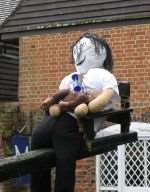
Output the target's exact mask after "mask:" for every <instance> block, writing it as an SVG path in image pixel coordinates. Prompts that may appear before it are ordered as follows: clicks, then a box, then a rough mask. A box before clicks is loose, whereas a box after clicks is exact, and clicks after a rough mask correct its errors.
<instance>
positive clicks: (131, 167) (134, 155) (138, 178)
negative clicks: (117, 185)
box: [125, 141, 145, 187]
mask: <svg viewBox="0 0 150 192" xmlns="http://www.w3.org/2000/svg"><path fill="white" fill-rule="evenodd" d="M144 165H145V163H144V141H140V142H135V143H132V144H127V145H126V153H125V176H126V178H125V183H126V185H127V186H140V187H142V186H144V184H145V183H144V182H145V181H144Z"/></svg>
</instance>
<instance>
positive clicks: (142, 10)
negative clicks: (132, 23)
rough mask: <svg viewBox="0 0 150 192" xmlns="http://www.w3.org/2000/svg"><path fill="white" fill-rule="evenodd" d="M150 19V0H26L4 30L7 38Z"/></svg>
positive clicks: (23, 0) (8, 20) (6, 23)
mask: <svg viewBox="0 0 150 192" xmlns="http://www.w3.org/2000/svg"><path fill="white" fill-rule="evenodd" d="M143 18H145V19H146V18H150V1H149V0H22V1H21V2H20V4H19V5H18V7H17V9H16V11H15V12H14V13H13V14H12V15H11V16H10V17H9V18H8V19H7V20H6V22H5V23H4V24H3V28H2V29H1V31H0V32H1V33H2V34H4V35H5V36H11V35H12V37H13V35H14V36H15V35H16V36H17V35H21V34H22V33H23V32H27V31H28V32H29V31H30V32H31V31H35V30H46V29H50V28H58V27H67V26H75V25H81V24H91V23H110V22H116V21H124V20H135V19H136V20H137V19H143Z"/></svg>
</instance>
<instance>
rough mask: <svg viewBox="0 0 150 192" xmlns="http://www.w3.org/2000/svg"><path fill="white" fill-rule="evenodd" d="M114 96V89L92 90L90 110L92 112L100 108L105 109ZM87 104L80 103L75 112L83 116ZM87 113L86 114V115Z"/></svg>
mask: <svg viewBox="0 0 150 192" xmlns="http://www.w3.org/2000/svg"><path fill="white" fill-rule="evenodd" d="M112 96H113V89H111V88H108V89H105V90H103V91H102V92H93V93H92V92H91V93H89V103H88V111H89V112H91V113H96V112H98V111H100V110H103V109H104V107H105V106H106V105H107V104H108V103H109V101H110V100H111V98H112ZM85 108H86V106H85V104H81V105H78V106H77V107H76V108H75V110H74V112H75V114H76V115H77V116H78V117H83V116H85V115H86V114H85V113H84V111H85ZM84 114H85V115H84Z"/></svg>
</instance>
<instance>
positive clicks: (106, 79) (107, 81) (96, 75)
mask: <svg viewBox="0 0 150 192" xmlns="http://www.w3.org/2000/svg"><path fill="white" fill-rule="evenodd" d="M75 73H76V74H77V72H74V73H71V74H69V75H67V76H66V77H64V79H63V80H62V81H61V83H60V86H59V89H70V90H71V91H73V85H74V81H73V80H72V75H73V74H75ZM81 88H82V90H83V91H84V92H86V91H100V92H101V91H103V90H105V89H108V88H111V89H112V90H113V97H112V99H111V101H110V102H109V103H108V104H107V105H106V106H105V108H104V109H111V108H112V103H113V101H115V100H117V99H119V90H118V84H117V80H116V78H115V76H114V75H113V74H112V73H110V72H109V71H107V70H105V69H101V68H93V69H89V71H88V72H87V73H86V74H84V75H83V78H82V82H81ZM103 121H104V120H103V119H102V118H97V119H94V129H95V131H96V132H97V131H98V130H99V129H100V128H102V124H103Z"/></svg>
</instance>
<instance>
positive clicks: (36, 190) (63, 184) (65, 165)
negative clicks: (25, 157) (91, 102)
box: [31, 114, 85, 192]
mask: <svg viewBox="0 0 150 192" xmlns="http://www.w3.org/2000/svg"><path fill="white" fill-rule="evenodd" d="M48 147H50V148H51V147H52V148H54V150H55V152H56V181H55V192H73V191H74V184H75V165H76V158H77V156H78V154H79V152H80V150H82V148H84V149H85V143H84V140H83V137H82V134H81V133H79V131H78V125H77V122H76V119H74V118H73V117H72V116H70V115H69V114H63V115H61V116H60V117H59V118H57V119H56V118H52V117H50V116H45V117H44V119H43V120H42V122H41V123H40V124H39V126H38V127H37V128H36V129H34V130H33V134H32V142H31V148H32V149H40V148H48ZM31 178H32V179H31V192H42V191H43V192H50V191H51V189H50V188H51V186H50V173H49V171H46V172H42V173H41V172H39V173H38V174H35V175H34V174H33V175H32V177H31Z"/></svg>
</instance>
